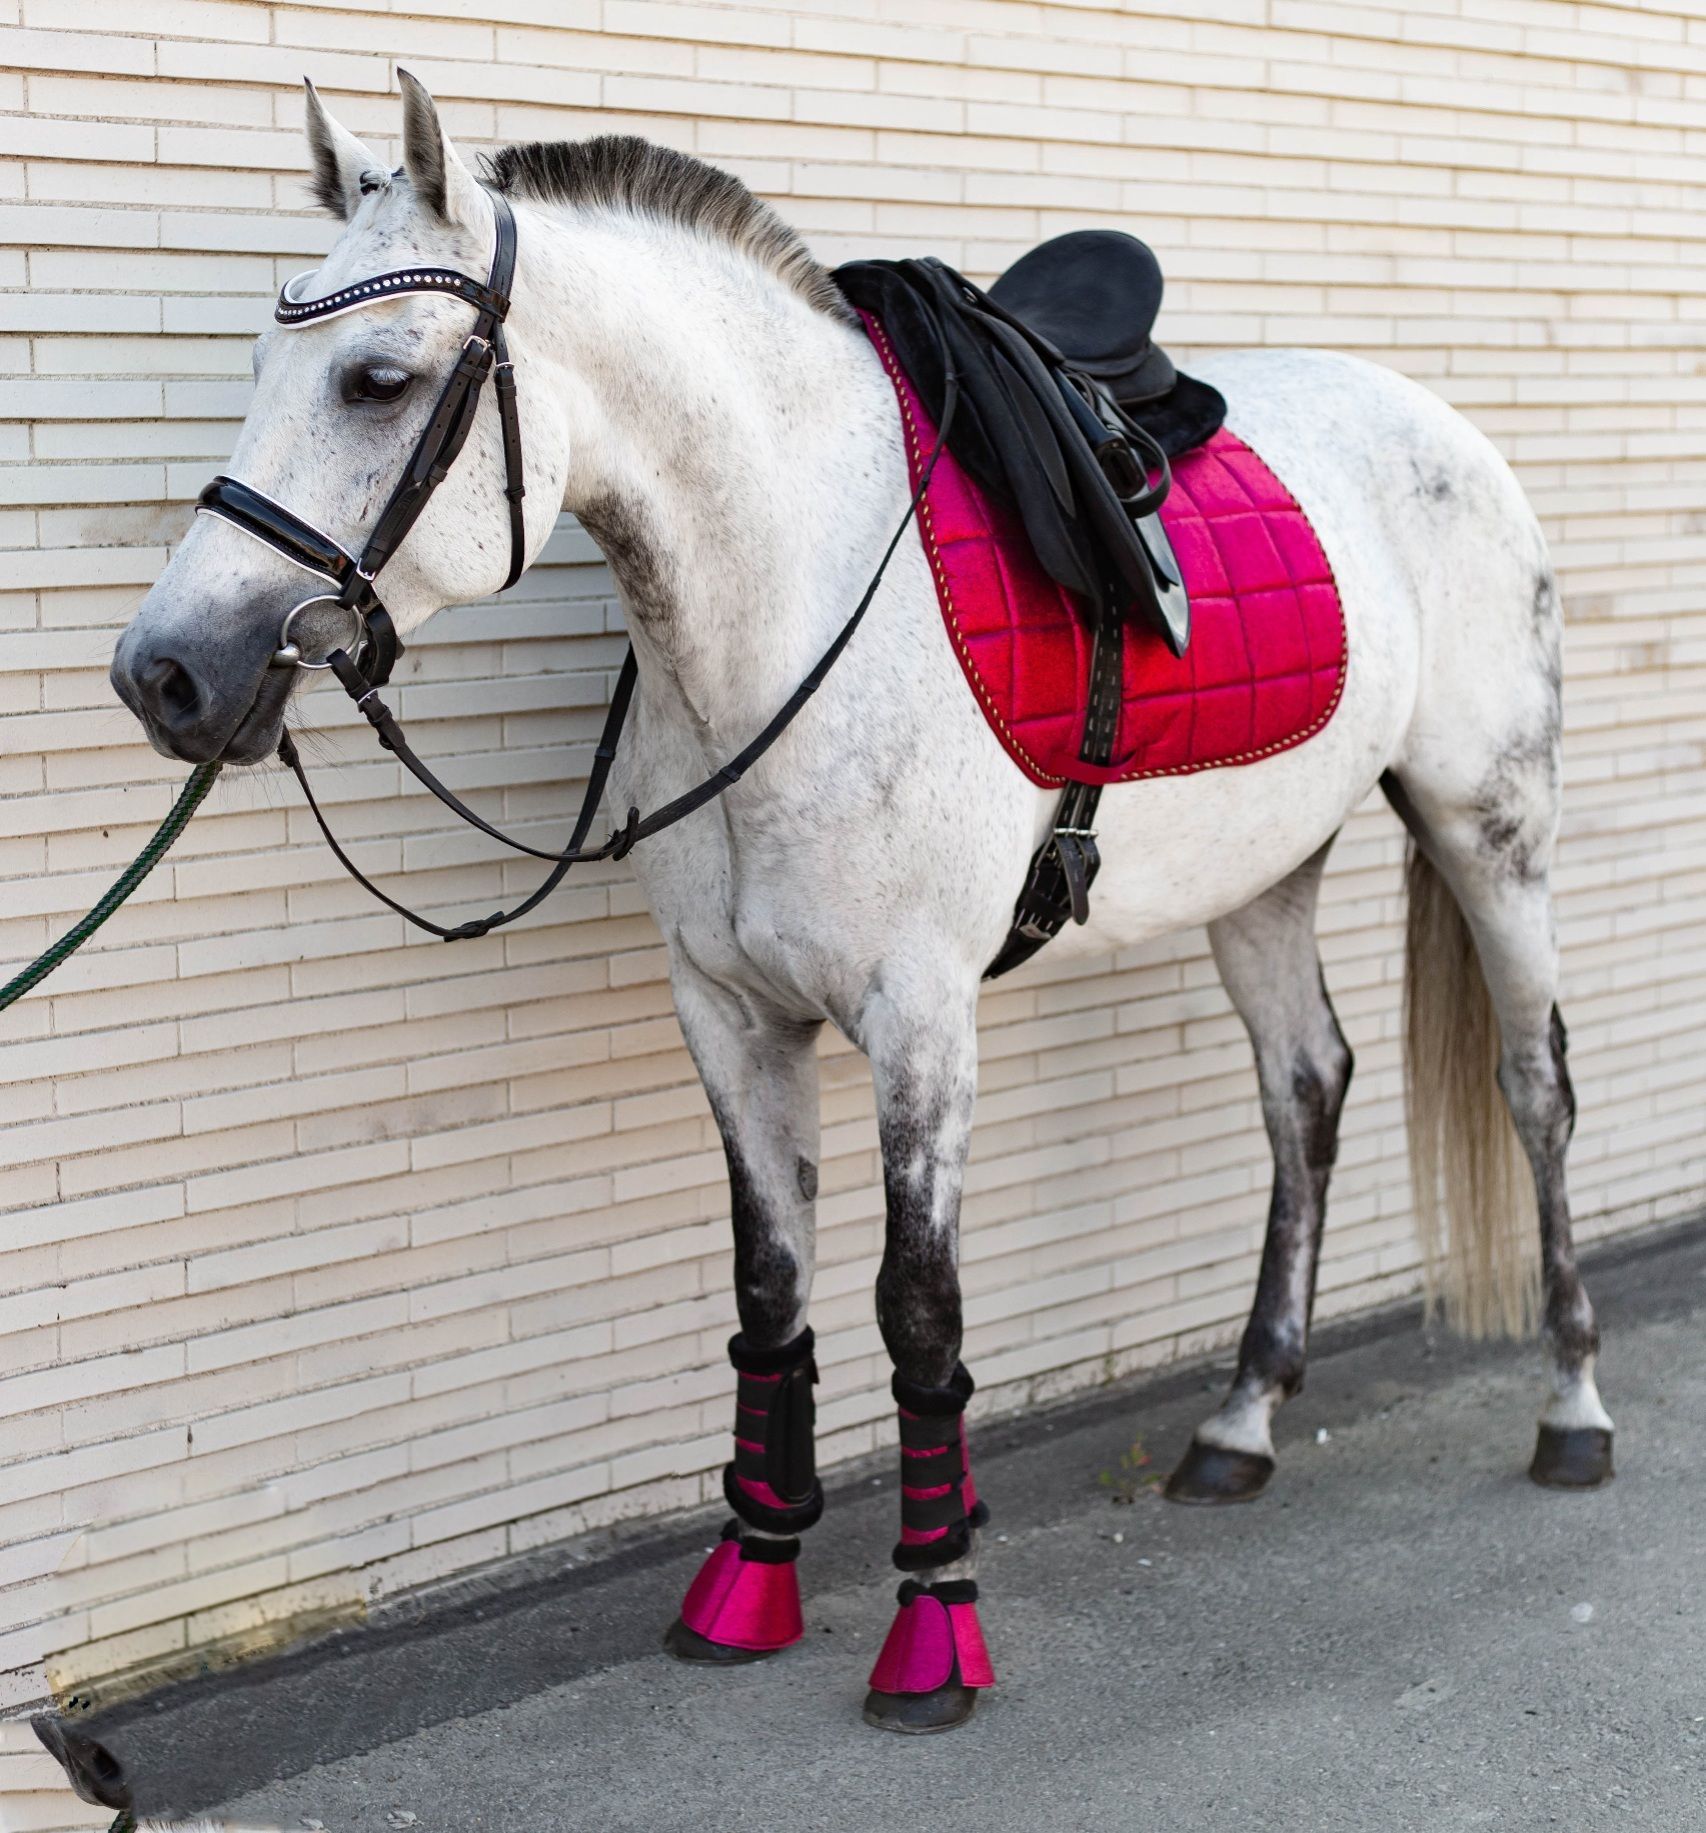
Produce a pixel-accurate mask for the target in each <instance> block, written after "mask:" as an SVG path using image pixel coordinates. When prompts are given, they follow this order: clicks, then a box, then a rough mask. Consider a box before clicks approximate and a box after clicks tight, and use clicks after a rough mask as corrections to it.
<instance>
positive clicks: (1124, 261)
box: [989, 229, 1226, 458]
mask: <svg viewBox="0 0 1706 1833" xmlns="http://www.w3.org/2000/svg"><path fill="white" fill-rule="evenodd" d="M1161 293H1162V279H1161V263H1160V262H1159V261H1158V260H1157V259H1156V258H1155V251H1154V250H1153V249H1152V248H1151V247H1150V246H1149V244H1148V243H1147V242H1140V241H1139V240H1138V239H1137V237H1136V236H1134V235H1127V234H1126V233H1125V231H1124V230H1121V229H1074V230H1072V231H1070V232H1069V233H1068V234H1066V235H1057V236H1055V237H1054V238H1053V240H1052V241H1048V242H1043V243H1040V244H1039V245H1038V246H1037V247H1035V248H1033V249H1032V250H1031V252H1030V253H1029V254H1027V255H1021V256H1020V257H1019V259H1018V260H1017V261H1015V262H1014V263H1013V265H1012V266H1011V267H1010V268H1008V270H1007V271H1006V273H1004V274H1003V275H1002V276H1001V278H1000V279H999V280H997V281H996V282H995V283H994V285H993V286H991V287H990V289H989V297H990V298H991V299H993V300H994V301H995V303H996V304H997V305H999V306H1001V307H1003V308H1004V309H1005V310H1006V311H1008V312H1011V313H1012V314H1013V316H1014V317H1015V318H1019V319H1022V320H1023V321H1024V322H1025V324H1027V325H1028V326H1029V327H1030V328H1031V330H1033V331H1035V332H1037V333H1039V334H1040V335H1041V336H1043V337H1046V338H1047V339H1048V340H1049V342H1050V343H1051V344H1053V345H1054V346H1055V347H1056V348H1057V349H1058V350H1059V351H1060V353H1061V355H1062V356H1064V357H1065V358H1066V360H1067V361H1068V362H1069V363H1070V364H1071V365H1072V366H1073V368H1074V369H1077V370H1079V371H1080V372H1082V373H1083V374H1084V375H1087V376H1089V377H1090V378H1091V380H1092V381H1095V382H1099V383H1100V384H1101V386H1102V387H1103V388H1105V389H1106V390H1107V391H1108V393H1109V394H1110V395H1112V396H1113V398H1114V399H1115V400H1116V401H1117V402H1118V403H1119V404H1120V406H1121V407H1123V408H1124V409H1125V411H1126V412H1127V413H1128V414H1129V415H1130V416H1131V417H1132V419H1133V420H1135V421H1136V422H1137V424H1138V425H1139V426H1141V427H1145V428H1146V429H1147V430H1148V431H1149V432H1150V433H1152V434H1153V435H1154V436H1155V438H1156V439H1157V440H1158V441H1159V443H1160V445H1161V449H1162V450H1163V451H1164V452H1166V454H1167V455H1168V457H1169V458H1177V457H1178V456H1179V455H1180V453H1182V452H1188V451H1190V450H1191V449H1192V448H1193V447H1195V446H1199V445H1202V444H1203V443H1204V441H1206V440H1208V439H1211V438H1212V437H1213V436H1214V434H1215V433H1216V431H1218V429H1219V427H1220V424H1221V422H1222V421H1223V420H1224V419H1225V418H1226V403H1225V401H1224V400H1222V398H1221V396H1220V393H1219V391H1218V390H1216V389H1213V388H1210V387H1209V386H1208V384H1207V383H1206V382H1199V381H1197V380H1196V379H1195V377H1193V376H1188V375H1181V374H1180V373H1179V371H1178V370H1177V369H1175V368H1174V367H1173V361H1172V358H1171V357H1169V356H1168V354H1167V352H1166V351H1165V350H1163V349H1162V348H1161V346H1160V345H1159V344H1158V343H1156V342H1155V338H1154V332H1155V319H1156V316H1157V314H1158V313H1159V312H1160V310H1161Z"/></svg>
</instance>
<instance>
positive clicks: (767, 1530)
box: [664, 960, 823, 1663]
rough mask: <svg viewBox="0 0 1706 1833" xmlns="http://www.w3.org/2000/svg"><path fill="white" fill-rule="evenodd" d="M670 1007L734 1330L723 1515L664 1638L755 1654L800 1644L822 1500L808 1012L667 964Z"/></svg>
mask: <svg viewBox="0 0 1706 1833" xmlns="http://www.w3.org/2000/svg"><path fill="white" fill-rule="evenodd" d="M673 979H674V986H675V998H676V1009H677V1011H678V1012H679V1014H680V1017H681V1024H682V1030H683V1032H684V1033H685V1035H686V1037H687V1042H688V1047H689V1048H690V1049H691V1050H692V1052H693V1058H694V1061H695V1063H696V1064H697V1065H698V1068H699V1074H700V1079H701V1080H702V1081H703V1082H704V1084H705V1092H706V1094H707V1095H708V1096H709V1097H710V1101H711V1109H712V1112H713V1113H714V1114H715V1116H716V1120H717V1126H718V1129H719V1131H720V1132H721V1134H722V1139H723V1148H724V1151H725V1153H726V1155H727V1158H728V1165H729V1195H730V1201H731V1208H732V1213H733V1219H734V1235H735V1305H736V1309H737V1310H738V1311H739V1313H740V1325H741V1327H740V1333H739V1334H738V1335H737V1336H736V1337H735V1338H734V1339H733V1340H732V1341H731V1342H730V1344H729V1360H730V1361H731V1362H732V1363H733V1364H734V1367H735V1376H736V1394H735V1423H734V1441H735V1442H734V1459H733V1461H732V1462H731V1463H730V1464H729V1465H728V1467H727V1468H726V1470H725V1471H724V1473H723V1489H724V1493H725V1494H726V1495H727V1497H728V1502H729V1507H730V1508H731V1509H732V1510H733V1511H734V1517H735V1518H734V1519H733V1520H731V1521H730V1522H729V1524H728V1526H727V1527H726V1528H725V1529H724V1530H723V1538H722V1542H721V1544H720V1545H719V1546H718V1547H717V1548H716V1549H715V1551H713V1553H712V1554H711V1556H710V1558H709V1559H708V1560H707V1561H706V1562H705V1565H704V1566H703V1567H702V1568H701V1570H700V1572H699V1575H698V1577H697V1578H695V1579H694V1581H693V1583H692V1585H691V1586H690V1587H689V1589H688V1592H687V1596H686V1598H685V1599H684V1600H683V1603H682V1606H681V1614H680V1616H679V1617H677V1618H676V1620H675V1622H674V1623H673V1624H672V1625H671V1626H670V1629H669V1632H668V1634H667V1635H666V1636H665V1638H664V1646H665V1647H666V1648H667V1649H668V1650H669V1652H670V1653H671V1654H672V1655H674V1656H676V1657H677V1659H679V1660H682V1661H696V1662H708V1663H728V1662H741V1661H754V1660H758V1659H759V1658H761V1657H762V1656H764V1655H768V1654H773V1653H774V1652H775V1651H776V1650H777V1649H779V1648H785V1647H787V1646H788V1645H789V1644H790V1643H793V1642H797V1641H798V1640H799V1638H800V1636H801V1635H802V1633H803V1629H804V1626H803V1624H802V1621H801V1617H800V1591H799V1581H798V1578H797V1576H796V1574H795V1567H794V1562H795V1560H796V1559H797V1558H798V1557H799V1552H800V1541H799V1536H800V1535H801V1534H802V1533H803V1532H804V1531H805V1530H806V1529H807V1528H809V1527H810V1526H812V1524H813V1523H814V1522H815V1521H816V1520H817V1518H818V1516H819V1515H820V1514H821V1513H822V1510H823V1492H822V1490H821V1489H820V1488H819V1486H818V1481H817V1472H816V1462H815V1456H814V1451H813V1443H812V1430H813V1419H814V1408H813V1399H812V1385H813V1383H814V1382H815V1381H816V1380H817V1369H816V1366H815V1365H814V1363H813V1360H812V1333H811V1331H810V1329H809V1328H808V1327H807V1325H806V1301H807V1299H808V1297H809V1295H810V1292H811V1279H812V1261H813V1230H814V1213H813V1204H814V1200H815V1198H816V1196H817V1138H818V1095H817V1059H816V1054H815V1051H814V1048H813V1044H814V1040H815V1038H816V1034H817V1026H816V1025H815V1024H802V1023H799V1022H797V1021H795V1020H792V1019H789V1018H787V1017H786V1016H784V1015H781V1014H778V1013H776V1012H773V1011H771V1010H769V1009H767V1008H765V1007H763V1006H761V1005H759V1004H758V1003H757V1002H755V1001H754V1000H753V999H752V998H751V997H750V996H749V995H747V994H745V993H742V992H738V991H732V990H730V989H728V988H724V987H721V986H719V985H717V984H716V983H714V982H712V981H710V980H708V979H707V978H706V977H704V976H703V975H701V974H699V973H698V972H697V971H696V970H694V969H693V968H692V967H691V966H689V965H687V964H686V963H685V962H682V961H679V960H678V961H677V962H676V963H675V964H674V971H673Z"/></svg>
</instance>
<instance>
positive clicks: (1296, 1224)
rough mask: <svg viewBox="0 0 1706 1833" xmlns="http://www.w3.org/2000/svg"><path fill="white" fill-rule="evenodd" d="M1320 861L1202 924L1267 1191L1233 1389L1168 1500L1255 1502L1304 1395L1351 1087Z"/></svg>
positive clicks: (1203, 1430)
mask: <svg viewBox="0 0 1706 1833" xmlns="http://www.w3.org/2000/svg"><path fill="white" fill-rule="evenodd" d="M1329 844H1331V843H1329ZM1326 859H1327V848H1326V847H1323V848H1322V849H1321V851H1320V852H1318V853H1317V854H1315V855H1314V857H1313V858H1311V859H1309V860H1307V861H1305V863H1304V864H1303V865H1301V866H1299V867H1298V869H1297V870H1296V871H1295V872H1293V873H1292V874H1291V876H1290V877H1289V878H1285V879H1282V880H1281V881H1280V883H1279V884H1277V885H1275V886H1273V887H1272V888H1271V889H1270V890H1268V891H1265V892H1264V893H1263V894H1262V895H1261V896H1260V897H1258V898H1256V899H1255V900H1254V901H1253V902H1252V903H1249V904H1246V905H1245V906H1244V908H1243V909H1242V910H1238V911H1235V912H1234V913H1233V914H1232V915H1230V916H1227V917H1222V918H1221V919H1220V920H1219V921H1218V922H1216V923H1213V924H1211V925H1210V927H1209V932H1208V933H1209V941H1210V943H1211V944H1212V945H1213V948H1214V959H1215V963H1216V965H1217V966H1218V967H1219V969H1220V977H1221V980H1222V982H1223V983H1224V984H1225V987H1226V991H1227V993H1228V995H1229V996H1230V997H1231V1000H1232V1003H1233V1005H1234V1006H1236V1007H1237V1009H1238V1015H1239V1017H1241V1018H1242V1019H1243V1021H1244V1024H1245V1027H1246V1028H1247V1029H1248V1031H1249V1033H1250V1041H1251V1043H1252V1045H1253V1046H1254V1047H1255V1053H1256V1075H1257V1079H1258V1081H1259V1083H1260V1086H1261V1091H1262V1115H1263V1118H1264V1119H1265V1121H1266V1123H1267V1129H1268V1139H1269V1141H1270V1142H1271V1144H1272V1146H1273V1153H1274V1185H1273V1196H1272V1199H1271V1201H1270V1203H1269V1207H1268V1231H1267V1239H1266V1241H1265V1243H1264V1245H1263V1248H1262V1268H1261V1273H1260V1275H1259V1277H1258V1279H1257V1283H1256V1303H1255V1307H1254V1309H1253V1310H1252V1311H1251V1313H1250V1321H1249V1324H1248V1325H1247V1326H1246V1327H1245V1330H1244V1337H1243V1341H1242V1342H1241V1343H1240V1345H1239V1348H1238V1372H1237V1374H1236V1376H1235V1377H1234V1379H1233V1382H1232V1391H1231V1392H1230V1393H1229V1394H1228V1395H1227V1397H1226V1399H1225V1401H1224V1402H1223V1403H1222V1404H1221V1406H1220V1408H1219V1410H1218V1411H1217V1412H1216V1413H1214V1414H1213V1415H1212V1416H1211V1417H1210V1418H1209V1419H1207V1420H1205V1421H1204V1422H1203V1424H1202V1425H1200V1426H1199V1427H1198V1428H1197V1430H1196V1434H1195V1436H1194V1437H1193V1438H1192V1440H1191V1444H1190V1449H1189V1450H1188V1451H1187V1452H1186V1453H1185V1455H1184V1457H1183V1459H1182V1460H1181V1461H1180V1463H1179V1466H1178V1468H1177V1469H1176V1470H1174V1472H1173V1474H1172V1475H1171V1476H1170V1477H1169V1478H1168V1479H1167V1487H1166V1490H1165V1494H1166V1496H1167V1498H1168V1500H1169V1501H1173V1502H1247V1501H1249V1500H1250V1499H1251V1498H1252V1497H1254V1496H1256V1495H1259V1494H1260V1493H1261V1490H1262V1488H1263V1486H1264V1485H1265V1484H1266V1483H1267V1480H1268V1478H1269V1477H1270V1476H1272V1474H1273V1470H1274V1446H1273V1437H1272V1430H1271V1428H1272V1421H1273V1416H1274V1414H1275V1412H1276V1411H1277V1410H1278V1408H1279V1406H1280V1404H1281V1403H1282V1402H1283V1401H1285V1400H1288V1399H1290V1397H1291V1396H1292V1395H1293V1394H1295V1393H1296V1392H1297V1391H1298V1389H1299V1388H1300V1387H1302V1385H1303V1365H1304V1353H1305V1349H1306V1345H1307V1340H1308V1335H1309V1314H1310V1310H1311V1307H1312V1306H1313V1304H1314V1300H1315V1269H1316V1265H1317V1262H1318V1260H1319V1256H1320V1248H1321V1228H1322V1224H1323V1222H1324V1221H1325V1219H1326V1213H1327V1179H1328V1176H1329V1174H1330V1173H1331V1171H1332V1168H1333V1158H1334V1155H1335V1153H1336V1151H1337V1149H1338V1134H1339V1112H1340V1109H1341V1108H1342V1107H1343V1105H1344V1099H1345V1090H1346V1089H1347V1088H1348V1087H1349V1085H1350V1079H1351V1052H1350V1046H1349V1045H1348V1044H1346V1042H1345V1039H1344V1034H1343V1033H1342V1032H1341V1031H1340V1030H1339V1026H1338V1021H1337V1020H1336V1019H1335V1018H1334V1016H1333V1007H1332V1004H1331V1002H1330V1001H1329V1000H1328V998H1327V988H1326V984H1325V982H1324V980H1323V979H1322V975H1321V961H1320V957H1319V955H1318V954H1317V952H1316V947H1315V903H1316V897H1317V895H1318V893H1319V891H1320V886H1321V871H1322V867H1323V866H1324V865H1325V864H1326Z"/></svg>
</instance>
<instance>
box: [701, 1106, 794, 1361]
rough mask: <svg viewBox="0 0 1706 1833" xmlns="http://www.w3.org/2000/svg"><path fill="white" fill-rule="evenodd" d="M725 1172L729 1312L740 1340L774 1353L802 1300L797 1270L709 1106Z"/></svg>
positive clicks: (777, 1222)
mask: <svg viewBox="0 0 1706 1833" xmlns="http://www.w3.org/2000/svg"><path fill="white" fill-rule="evenodd" d="M711 1108H712V1112H713V1113H714V1114H715V1116H716V1120H717V1126H718V1129H719V1131H720V1132H721V1133H722V1136H723V1156H724V1157H725V1158H726V1159H727V1160H728V1167H729V1202H730V1210H731V1215H732V1219H733V1222H734V1237H735V1309H736V1310H737V1311H738V1313H739V1314H740V1327H741V1331H742V1333H743V1334H744V1335H745V1337H746V1340H747V1341H748V1342H749V1343H750V1344H752V1345H753V1347H754V1348H756V1349H775V1348H777V1347H779V1346H780V1345H781V1344H782V1343H785V1342H786V1341H787V1340H788V1338H789V1336H790V1334H791V1333H792V1331H793V1328H794V1320H795V1318H796V1317H797V1316H798V1314H799V1310H800V1303H801V1300H802V1298H803V1297H804V1294H803V1293H802V1292H801V1290H800V1265H799V1262H798V1260H797V1259H796V1258H795V1256H794V1253H793V1250H792V1249H791V1248H790V1247H789V1246H788V1244H787V1239H786V1235H785V1229H784V1223H783V1220H782V1218H781V1217H779V1216H777V1215H775V1214H774V1213H773V1211H772V1210H771V1208H770V1206H769V1205H768V1204H767V1203H766V1202H765V1200H764V1197H763V1195H762V1193H761V1192H760V1190H759V1188H758V1185H757V1182H756V1180H755V1179H754V1178H753V1176H752V1173H751V1171H750V1169H749V1168H748V1166H747V1162H746V1159H745V1158H744V1156H743V1155H742V1153H741V1150H740V1147H739V1145H738V1144H737V1143H736V1139H735V1135H734V1131H733V1129H732V1128H731V1127H730V1126H729V1124H728V1123H727V1120H726V1118H725V1116H724V1114H723V1112H722V1109H721V1108H720V1106H719V1105H718V1103H717V1102H715V1101H713V1102H712V1103H711Z"/></svg>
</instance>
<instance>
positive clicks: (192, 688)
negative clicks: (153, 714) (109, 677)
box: [142, 656, 201, 726]
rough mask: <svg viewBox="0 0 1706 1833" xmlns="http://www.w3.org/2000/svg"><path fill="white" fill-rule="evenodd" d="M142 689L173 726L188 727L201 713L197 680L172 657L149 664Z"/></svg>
mask: <svg viewBox="0 0 1706 1833" xmlns="http://www.w3.org/2000/svg"><path fill="white" fill-rule="evenodd" d="M142 686H143V690H144V691H145V692H146V694H147V695H148V698H149V699H150V700H152V701H153V703H154V706H155V709H156V711H157V712H158V713H159V715H160V717H161V718H162V719H164V720H165V721H166V722H167V724H169V725H174V726H182V725H187V724H189V723H190V721H192V720H193V719H194V718H195V717H196V715H197V713H198V712H199V711H200V710H201V694H200V692H199V690H198V689H197V687H196V684H195V677H194V676H193V675H191V673H190V671H189V670H188V669H187V668H185V667H184V666H183V665H182V664H181V663H179V662H174V661H173V660H172V658H171V657H170V656H159V657H156V659H155V660H154V661H152V662H150V663H149V665H148V667H147V669H146V670H145V671H144V673H143V676H142Z"/></svg>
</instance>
